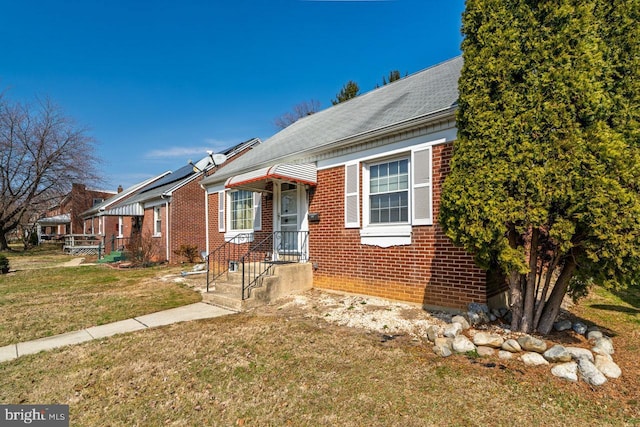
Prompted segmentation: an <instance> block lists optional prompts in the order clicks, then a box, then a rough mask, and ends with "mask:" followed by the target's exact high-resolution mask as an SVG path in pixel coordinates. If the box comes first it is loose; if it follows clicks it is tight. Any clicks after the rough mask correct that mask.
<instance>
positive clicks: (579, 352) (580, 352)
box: [565, 347, 594, 363]
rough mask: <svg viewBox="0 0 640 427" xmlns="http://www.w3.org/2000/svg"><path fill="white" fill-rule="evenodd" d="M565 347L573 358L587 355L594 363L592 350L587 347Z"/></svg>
mask: <svg viewBox="0 0 640 427" xmlns="http://www.w3.org/2000/svg"><path fill="white" fill-rule="evenodd" d="M565 348H566V350H567V351H568V352H569V354H571V357H572V358H573V360H578V359H581V358H585V357H586V358H587V360H589V361H590V362H591V363H593V361H594V359H593V354H592V353H591V351H589V350H587V349H586V348H581V347H565Z"/></svg>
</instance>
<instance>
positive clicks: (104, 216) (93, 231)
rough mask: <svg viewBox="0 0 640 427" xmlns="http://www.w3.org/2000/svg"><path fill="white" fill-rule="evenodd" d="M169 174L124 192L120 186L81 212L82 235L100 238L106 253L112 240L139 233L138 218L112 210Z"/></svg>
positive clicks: (127, 237) (136, 185) (141, 183)
mask: <svg viewBox="0 0 640 427" xmlns="http://www.w3.org/2000/svg"><path fill="white" fill-rule="evenodd" d="M170 173H171V171H166V172H164V173H162V174H160V175H158V176H154V177H152V178H149V179H147V180H145V181H142V182H140V183H138V184H135V185H133V186H131V187H129V188H127V189H125V190H123V189H122V186H120V187H118V193H117V194H115V195H114V196H112V197H110V198H108V199H106V200H104V201H103V202H102V203H99V204H97V205H95V206H93V207H91V208H90V209H88V210H86V211H84V212H82V214H81V216H82V218H83V220H84V223H83V228H82V233H83V234H87V235H93V236H98V237H101V238H102V239H103V243H104V247H105V248H106V249H107V252H110V250H111V246H112V245H111V243H112V242H111V239H112V238H113V239H121V240H125V239H129V238H131V236H132V235H133V234H135V233H136V232H138V231H140V221H139V218H138V217H137V216H135V215H130V214H129V213H128V212H124V211H122V210H117V209H113V208H114V207H115V206H116V205H117V204H118V203H122V202H123V201H125V200H127V199H129V198H131V197H133V196H134V195H135V194H136V193H138V192H140V191H143V190H144V189H145V188H146V187H148V186H150V185H153V183H154V182H156V181H158V180H159V179H162V178H163V177H165V176H166V175H168V174H170Z"/></svg>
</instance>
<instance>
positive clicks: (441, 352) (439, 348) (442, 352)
mask: <svg viewBox="0 0 640 427" xmlns="http://www.w3.org/2000/svg"><path fill="white" fill-rule="evenodd" d="M433 352H434V353H435V354H437V355H438V356H440V357H449V356H451V355H452V354H453V353H452V352H451V349H450V348H449V347H447V346H443V345H437V344H436V345H434V346H433Z"/></svg>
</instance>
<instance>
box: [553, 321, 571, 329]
mask: <svg viewBox="0 0 640 427" xmlns="http://www.w3.org/2000/svg"><path fill="white" fill-rule="evenodd" d="M553 329H555V330H556V331H558V332H562V331H566V330H569V329H571V320H560V321H559V322H556V323H554V324H553Z"/></svg>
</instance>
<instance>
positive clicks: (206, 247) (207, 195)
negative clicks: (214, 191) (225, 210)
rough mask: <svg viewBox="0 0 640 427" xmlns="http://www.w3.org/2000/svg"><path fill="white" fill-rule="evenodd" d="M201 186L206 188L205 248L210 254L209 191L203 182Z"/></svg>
mask: <svg viewBox="0 0 640 427" xmlns="http://www.w3.org/2000/svg"><path fill="white" fill-rule="evenodd" d="M200 188H202V189H203V190H204V238H205V243H204V250H205V251H206V252H207V255H209V193H208V192H207V189H206V188H205V187H204V186H203V185H202V184H200Z"/></svg>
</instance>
